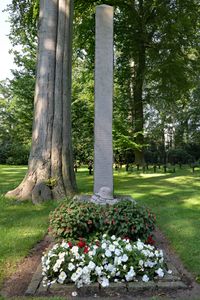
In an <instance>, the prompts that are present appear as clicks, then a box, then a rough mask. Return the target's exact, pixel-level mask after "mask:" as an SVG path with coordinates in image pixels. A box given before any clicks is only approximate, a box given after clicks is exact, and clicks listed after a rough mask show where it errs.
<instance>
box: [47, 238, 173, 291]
mask: <svg viewBox="0 0 200 300" xmlns="http://www.w3.org/2000/svg"><path fill="white" fill-rule="evenodd" d="M42 270H43V275H44V278H43V285H44V286H51V285H53V284H54V283H59V284H66V283H68V282H73V283H74V284H75V285H76V286H77V288H80V287H82V286H84V285H89V284H91V283H95V282H98V283H99V284H100V285H101V286H102V287H108V286H109V284H110V282H125V283H128V282H130V281H136V282H138V281H143V282H148V281H149V280H154V279H159V278H163V277H164V276H165V274H167V273H168V274H171V273H172V271H171V270H168V269H167V265H166V264H165V262H164V255H163V251H162V250H159V249H157V248H155V247H154V246H152V245H149V244H145V243H143V242H141V241H140V240H137V242H132V241H131V240H129V239H122V238H120V237H118V238H117V237H116V236H115V235H112V236H111V237H109V236H108V235H106V234H104V235H103V237H102V239H101V240H100V241H99V240H96V241H94V242H91V243H86V242H85V241H83V240H80V241H79V242H78V243H75V244H74V245H73V244H72V243H71V242H66V241H63V242H62V243H59V244H55V245H54V246H53V247H52V249H50V250H49V251H48V252H47V253H46V254H45V255H44V256H43V257H42Z"/></svg>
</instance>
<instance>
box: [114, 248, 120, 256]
mask: <svg viewBox="0 0 200 300" xmlns="http://www.w3.org/2000/svg"><path fill="white" fill-rule="evenodd" d="M120 254H121V251H120V250H119V249H118V248H117V249H115V255H117V256H119V255H120Z"/></svg>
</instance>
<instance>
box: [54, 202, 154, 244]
mask: <svg viewBox="0 0 200 300" xmlns="http://www.w3.org/2000/svg"><path fill="white" fill-rule="evenodd" d="M154 223H155V216H154V215H153V214H152V213H151V212H150V211H149V210H148V209H146V208H144V207H142V206H139V205H138V204H136V203H135V202H131V201H130V200H124V201H120V202H118V203H116V204H114V205H105V206H101V205H96V204H94V203H91V202H81V201H77V200H69V201H66V202H64V203H62V204H61V205H59V206H58V207H57V208H56V209H55V211H53V212H52V213H51V214H50V226H49V232H50V233H51V234H52V235H53V236H54V237H55V238H57V239H68V240H69V239H70V240H78V239H79V238H85V239H87V240H93V239H96V238H100V237H101V236H102V235H103V234H105V233H107V234H108V235H109V236H111V235H113V234H115V235H117V236H119V237H123V238H124V237H128V238H129V239H131V240H133V241H136V240H137V239H141V240H142V241H146V240H147V239H148V238H149V236H151V234H152V231H153V229H154Z"/></svg>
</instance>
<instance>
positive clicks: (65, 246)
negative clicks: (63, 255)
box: [61, 241, 69, 249]
mask: <svg viewBox="0 0 200 300" xmlns="http://www.w3.org/2000/svg"><path fill="white" fill-rule="evenodd" d="M61 247H63V248H65V249H68V248H69V245H68V243H66V242H64V241H63V242H62V244H61Z"/></svg>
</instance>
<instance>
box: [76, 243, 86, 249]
mask: <svg viewBox="0 0 200 300" xmlns="http://www.w3.org/2000/svg"><path fill="white" fill-rule="evenodd" d="M77 246H78V247H79V248H83V247H85V246H86V243H85V242H84V241H79V242H78V244H77Z"/></svg>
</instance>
